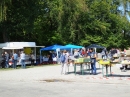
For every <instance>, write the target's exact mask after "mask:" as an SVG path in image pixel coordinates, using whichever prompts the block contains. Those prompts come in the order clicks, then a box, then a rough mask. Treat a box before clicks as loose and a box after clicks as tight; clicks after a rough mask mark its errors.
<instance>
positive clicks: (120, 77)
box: [0, 65, 130, 97]
mask: <svg viewBox="0 0 130 97" xmlns="http://www.w3.org/2000/svg"><path fill="white" fill-rule="evenodd" d="M101 68H102V66H99V65H97V75H90V74H89V71H87V70H86V71H85V72H84V75H81V72H80V66H77V73H76V75H75V73H74V67H73V66H70V67H69V73H68V74H67V75H61V73H60V71H61V66H60V65H51V66H39V67H34V68H27V69H14V70H0V83H1V84H0V93H1V97H11V96H12V97H52V96H53V97H66V96H68V97H70V96H75V97H79V96H81V97H99V96H100V97H110V96H111V97H115V96H116V95H118V97H129V95H130V70H127V72H121V71H120V69H119V68H117V67H116V66H113V67H112V75H111V76H109V77H105V76H103V75H102V69H101ZM84 69H85V67H84ZM108 70H109V69H108ZM109 73H110V72H109ZM104 74H105V69H104Z"/></svg>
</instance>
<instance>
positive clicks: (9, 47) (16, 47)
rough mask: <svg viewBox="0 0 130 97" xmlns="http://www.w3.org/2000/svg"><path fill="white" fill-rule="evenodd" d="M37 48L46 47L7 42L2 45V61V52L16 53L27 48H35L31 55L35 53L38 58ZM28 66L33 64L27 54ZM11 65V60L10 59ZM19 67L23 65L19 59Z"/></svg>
mask: <svg viewBox="0 0 130 97" xmlns="http://www.w3.org/2000/svg"><path fill="white" fill-rule="evenodd" d="M36 47H44V46H36V43H35V42H6V43H0V60H2V56H1V55H2V52H4V51H5V50H6V51H12V53H14V51H15V50H24V49H25V48H33V50H32V51H31V53H33V54H34V55H35V57H36ZM25 62H26V64H31V62H30V61H29V55H27V54H26V60H25ZM9 63H10V64H11V63H12V62H11V59H10V62H9ZM17 65H21V63H20V62H19V58H18V63H17Z"/></svg>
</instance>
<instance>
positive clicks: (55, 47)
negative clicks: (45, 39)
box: [40, 44, 64, 51]
mask: <svg viewBox="0 0 130 97" xmlns="http://www.w3.org/2000/svg"><path fill="white" fill-rule="evenodd" d="M60 47H64V46H62V45H57V44H55V45H52V46H48V47H45V48H41V49H40V51H42V50H56V49H57V48H60Z"/></svg>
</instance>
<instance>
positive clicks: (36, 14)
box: [0, 0, 130, 48]
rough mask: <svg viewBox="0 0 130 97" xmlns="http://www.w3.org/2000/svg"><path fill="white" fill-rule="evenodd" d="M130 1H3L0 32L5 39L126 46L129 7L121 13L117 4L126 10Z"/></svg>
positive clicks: (128, 27)
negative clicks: (3, 8)
mask: <svg viewBox="0 0 130 97" xmlns="http://www.w3.org/2000/svg"><path fill="white" fill-rule="evenodd" d="M3 1H4V2H5V1H6V0H2V2H3ZM9 1H10V0H8V2H9ZM0 3H1V2H0ZM129 3H130V1H129V0H11V4H6V6H7V7H6V11H5V12H6V15H4V14H3V15H4V16H6V19H4V20H5V21H1V22H0V33H3V35H4V36H6V39H8V41H35V42H36V43H37V44H38V45H52V44H62V45H64V44H68V43H73V44H78V45H83V46H87V45H90V44H92V43H97V44H100V45H103V46H105V47H108V48H110V47H120V48H125V47H128V46H130V44H129V42H128V41H129V40H130V39H129V35H130V34H129V33H130V23H129V20H128V18H127V17H126V15H127V13H129V10H127V11H125V13H123V12H122V10H119V6H121V5H122V6H123V8H124V9H127V8H128V5H129ZM1 4H2V3H1ZM0 11H1V10H0ZM1 12H2V11H1ZM0 18H2V16H0ZM0 41H2V40H0Z"/></svg>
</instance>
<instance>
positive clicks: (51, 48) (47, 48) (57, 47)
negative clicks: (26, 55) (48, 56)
mask: <svg viewBox="0 0 130 97" xmlns="http://www.w3.org/2000/svg"><path fill="white" fill-rule="evenodd" d="M61 47H64V46H62V45H57V44H55V45H52V46H48V47H45V48H41V49H40V56H41V51H44V50H45V51H47V50H56V49H60V48H61ZM57 55H58V52H57ZM40 63H41V60H40Z"/></svg>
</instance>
